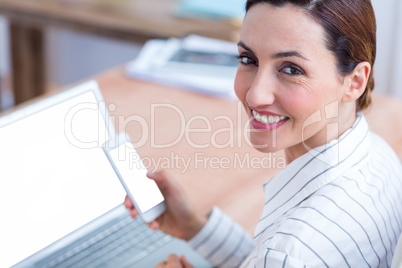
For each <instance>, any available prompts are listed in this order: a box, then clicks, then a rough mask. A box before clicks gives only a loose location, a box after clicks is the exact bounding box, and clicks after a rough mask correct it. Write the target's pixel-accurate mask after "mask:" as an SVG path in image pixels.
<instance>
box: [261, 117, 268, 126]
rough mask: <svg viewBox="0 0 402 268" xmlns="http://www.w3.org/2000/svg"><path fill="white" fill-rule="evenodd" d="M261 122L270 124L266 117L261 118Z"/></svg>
mask: <svg viewBox="0 0 402 268" xmlns="http://www.w3.org/2000/svg"><path fill="white" fill-rule="evenodd" d="M261 122H262V123H264V124H266V123H268V118H267V116H266V115H263V116H261Z"/></svg>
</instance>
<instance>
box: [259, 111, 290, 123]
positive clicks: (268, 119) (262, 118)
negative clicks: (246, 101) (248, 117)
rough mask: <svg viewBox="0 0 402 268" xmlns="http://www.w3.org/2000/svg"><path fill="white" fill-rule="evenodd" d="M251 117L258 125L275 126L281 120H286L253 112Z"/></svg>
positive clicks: (283, 117) (281, 117)
mask: <svg viewBox="0 0 402 268" xmlns="http://www.w3.org/2000/svg"><path fill="white" fill-rule="evenodd" d="M253 116H254V118H255V120H257V121H258V122H260V123H263V124H268V123H269V124H274V123H275V124H276V123H279V122H280V121H282V120H285V119H287V117H286V116H272V115H269V116H267V115H260V114H259V113H257V112H256V111H254V110H253Z"/></svg>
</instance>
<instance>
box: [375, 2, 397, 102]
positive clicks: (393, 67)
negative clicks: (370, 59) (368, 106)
mask: <svg viewBox="0 0 402 268" xmlns="http://www.w3.org/2000/svg"><path fill="white" fill-rule="evenodd" d="M372 3H373V6H374V10H375V12H376V19H377V59H376V63H375V65H374V78H375V81H376V86H375V89H374V90H375V92H379V93H387V94H391V95H394V96H396V97H399V98H402V85H401V83H400V82H399V79H400V78H401V77H402V65H401V64H400V62H402V51H401V49H400V48H401V47H402V19H401V18H400V17H401V15H400V14H402V1H401V0H386V1H384V0H372Z"/></svg>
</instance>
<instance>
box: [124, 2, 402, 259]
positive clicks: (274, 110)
mask: <svg viewBox="0 0 402 268" xmlns="http://www.w3.org/2000/svg"><path fill="white" fill-rule="evenodd" d="M246 11H247V14H246V16H245V19H244V23H243V26H242V30H241V34H240V41H239V43H238V49H239V55H240V56H239V58H240V64H239V67H238V72H237V76H236V80H235V91H236V94H237V96H238V98H239V99H240V100H241V101H242V103H243V104H244V108H245V110H246V111H247V113H248V114H249V115H250V127H251V128H252V131H251V132H250V140H251V141H252V143H253V144H254V146H255V148H256V149H257V150H260V151H262V152H275V151H278V150H282V149H283V150H284V151H285V155H286V160H287V163H288V166H287V167H286V168H285V169H284V170H282V171H281V172H279V173H278V174H277V175H276V176H274V177H273V178H271V179H270V180H268V182H267V183H266V184H265V185H264V192H265V201H266V202H265V206H264V210H263V213H262V216H261V219H260V221H259V223H258V226H257V228H256V230H255V237H254V239H252V238H250V237H249V236H248V235H247V233H246V232H245V231H244V230H243V229H242V228H241V227H240V226H239V225H237V224H235V223H233V221H232V220H230V219H229V218H228V217H227V216H225V215H224V214H223V213H222V212H221V211H220V210H219V209H217V208H214V209H213V210H212V212H211V213H210V215H209V216H208V217H205V216H202V215H197V214H196V213H195V212H194V210H193V209H192V207H191V206H190V205H188V202H187V201H186V198H185V197H184V194H183V192H182V191H181V190H180V188H179V187H178V186H177V185H176V184H175V182H174V181H173V180H172V179H170V178H169V177H168V176H167V175H166V174H165V173H164V172H159V173H156V174H148V176H149V177H150V178H151V179H154V180H155V181H156V183H157V184H158V186H159V187H160V189H161V191H162V193H163V194H164V196H165V198H166V200H167V204H168V211H167V212H166V213H165V214H163V215H162V216H161V217H160V218H159V219H157V220H156V221H155V222H153V223H151V224H150V226H151V227H152V228H160V229H162V230H163V231H165V232H166V233H169V234H171V235H173V236H176V237H179V238H182V239H185V240H188V241H189V243H190V245H192V246H193V247H194V248H195V249H196V250H197V251H198V252H199V253H200V254H202V255H203V256H205V257H206V258H207V259H208V260H209V261H210V262H211V263H212V264H213V265H214V266H218V267H239V266H241V267H389V266H390V265H391V261H392V255H393V252H394V249H395V245H396V242H397V240H398V237H399V236H400V234H401V228H402V208H401V204H402V199H401V196H400V194H399V193H401V192H402V178H401V177H402V168H401V164H400V162H399V160H398V158H397V157H396V155H395V153H394V152H393V151H392V149H391V148H390V147H389V146H388V145H387V144H386V143H385V142H384V141H383V140H382V139H381V138H380V137H378V136H376V135H375V134H373V133H371V132H370V131H369V130H368V126H367V123H366V121H365V118H364V116H363V115H362V113H361V112H360V111H361V110H363V109H365V108H366V107H368V106H369V104H370V102H371V97H370V96H371V91H372V89H373V86H374V80H373V74H372V66H373V64H374V60H375V49H376V43H375V42H376V38H375V34H376V25H375V17H374V12H373V9H372V6H371V3H370V0H249V1H247V3H246ZM125 203H126V206H127V208H129V209H130V210H131V214H132V216H134V217H135V216H136V215H137V212H136V211H135V209H134V208H133V207H132V204H131V202H130V200H128V199H126V202H125ZM159 266H160V267H191V265H190V264H189V263H188V262H187V261H186V260H185V259H184V258H183V257H181V258H178V257H176V256H170V257H169V259H168V260H167V261H166V262H164V263H161V264H160V265H159Z"/></svg>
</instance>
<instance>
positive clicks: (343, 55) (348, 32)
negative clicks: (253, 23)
mask: <svg viewBox="0 0 402 268" xmlns="http://www.w3.org/2000/svg"><path fill="white" fill-rule="evenodd" d="M258 3H267V4H271V5H273V6H277V7H281V6H284V5H286V4H292V5H294V6H297V7H299V8H302V9H303V10H305V11H306V14H307V15H308V16H310V17H311V18H312V19H313V20H314V21H316V22H317V23H318V24H320V25H321V26H322V27H323V28H324V31H325V33H326V43H327V48H328V49H329V50H330V51H332V52H333V53H334V54H335V56H336V58H337V68H338V71H339V73H340V74H341V75H343V76H346V75H348V74H350V73H352V72H353V70H354V69H355V67H356V66H357V65H358V64H359V63H361V62H365V61H367V62H368V63H370V65H371V66H373V65H374V61H375V56H376V28H377V26H376V21H375V15H374V10H373V7H372V5H371V1H370V0H247V2H246V12H247V11H248V10H249V9H250V7H252V6H253V5H255V4H258ZM373 88H374V77H373V71H371V72H370V76H369V79H368V83H367V86H366V89H365V91H364V93H363V94H362V96H360V98H359V99H358V101H357V110H358V111H359V110H363V109H365V108H367V107H368V106H369V105H370V104H371V92H372V90H373Z"/></svg>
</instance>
